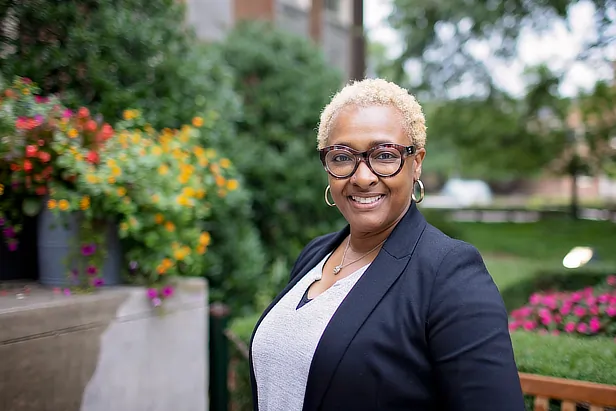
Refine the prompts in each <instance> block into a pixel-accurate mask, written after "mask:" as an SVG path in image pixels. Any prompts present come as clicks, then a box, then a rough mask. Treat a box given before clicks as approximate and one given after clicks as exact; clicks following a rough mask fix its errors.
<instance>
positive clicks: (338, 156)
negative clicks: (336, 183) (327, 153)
mask: <svg viewBox="0 0 616 411" xmlns="http://www.w3.org/2000/svg"><path fill="white" fill-rule="evenodd" d="M332 161H335V162H344V161H352V159H351V157H350V156H349V155H348V154H343V153H339V154H334V155H333V156H332Z"/></svg>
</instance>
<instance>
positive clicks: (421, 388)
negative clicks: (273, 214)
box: [251, 79, 524, 411]
mask: <svg viewBox="0 0 616 411" xmlns="http://www.w3.org/2000/svg"><path fill="white" fill-rule="evenodd" d="M425 143H426V127H425V119H424V115H423V113H422V110H421V106H420V105H419V103H418V102H417V101H416V100H415V98H414V97H412V96H411V95H409V94H408V93H407V92H406V91H405V90H404V89H402V88H400V87H398V86H397V85H395V84H393V83H389V82H386V81H384V80H380V79H367V80H363V81H360V82H356V83H354V84H352V85H348V86H346V87H345V88H343V89H342V90H341V91H340V92H339V93H338V94H336V95H335V96H334V97H333V99H332V101H331V102H330V104H329V105H328V106H327V107H326V108H325V110H324V111H323V113H322V115H321V121H320V125H319V132H318V148H319V152H320V157H321V161H322V163H323V166H324V168H325V170H326V171H327V173H328V178H329V185H328V186H327V188H326V190H325V201H326V202H327V203H328V205H330V206H335V207H337V208H338V210H339V211H340V212H341V213H342V215H343V216H344V217H345V219H346V220H347V222H348V225H347V227H345V228H344V229H343V230H342V231H340V232H337V233H332V234H328V235H325V236H322V237H318V238H316V239H314V240H313V241H312V242H310V243H309V244H308V245H307V246H306V247H305V249H304V250H303V251H302V252H301V254H300V255H299V257H298V258H297V261H296V263H295V265H294V267H293V269H292V270H291V281H290V282H289V284H288V285H287V287H286V288H285V289H284V290H283V291H282V293H281V294H280V295H278V296H277V297H276V299H275V300H274V301H273V302H272V304H271V305H270V306H269V307H268V308H267V310H266V311H265V313H264V314H263V316H262V317H261V319H260V320H259V322H258V323H257V326H256V328H255V332H254V334H253V340H252V342H251V380H252V388H253V399H254V404H255V409H258V410H259V411H299V410H304V411H316V410H323V411H329V410H332V411H333V410H343V411H346V410H348V411H360V410H388V411H393V410H408V411H433V410H434V411H436V410H439V411H440V410H451V411H454V410H455V411H466V410H468V411H482V410H485V411H488V410H490V411H493V410H499V411H523V410H524V404H523V397H522V393H521V389H520V381H519V378H518V374H517V369H516V365H515V361H514V356H513V350H512V347H511V340H510V337H509V332H508V328H507V312H506V310H505V307H504V304H503V301H502V299H501V297H500V294H499V292H498V290H497V288H496V286H495V284H494V282H493V281H492V278H491V276H490V274H489V273H488V271H487V270H486V268H485V266H484V263H483V261H482V258H481V256H480V255H479V252H478V251H477V250H476V249H475V248H474V247H473V246H471V245H469V244H466V243H464V242H462V241H458V240H454V239H451V238H449V237H447V236H446V235H445V234H443V233H442V232H440V231H438V230H437V229H436V228H434V227H433V226H431V225H430V224H428V223H427V222H426V220H425V219H424V218H423V217H422V215H421V214H420V212H419V211H418V209H417V206H416V204H415V203H417V202H419V201H421V199H422V198H423V184H422V183H421V181H420V179H419V178H420V176H421V166H422V162H423V160H424V157H425V155H426V150H425V148H424V146H425ZM416 185H418V186H419V188H420V190H419V191H420V196H421V198H419V199H415V194H414V193H415V186H416ZM328 192H330V193H328ZM329 195H331V199H330V198H329ZM298 223H299V222H298Z"/></svg>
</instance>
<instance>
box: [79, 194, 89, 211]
mask: <svg viewBox="0 0 616 411" xmlns="http://www.w3.org/2000/svg"><path fill="white" fill-rule="evenodd" d="M79 208H81V209H82V210H87V209H88V208H90V197H88V196H83V197H82V198H81V201H80V202H79Z"/></svg>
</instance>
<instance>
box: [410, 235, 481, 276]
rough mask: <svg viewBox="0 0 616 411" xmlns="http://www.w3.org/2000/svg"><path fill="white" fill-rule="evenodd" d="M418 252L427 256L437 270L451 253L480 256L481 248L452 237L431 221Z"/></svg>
mask: <svg viewBox="0 0 616 411" xmlns="http://www.w3.org/2000/svg"><path fill="white" fill-rule="evenodd" d="M417 252H418V254H419V255H420V256H424V257H427V258H428V260H429V261H430V262H431V263H432V264H431V265H433V267H434V268H435V269H436V270H438V268H439V267H440V265H441V263H442V262H443V261H444V260H445V259H447V257H448V256H450V255H451V254H460V253H462V254H467V253H468V254H473V255H477V256H479V250H477V248H476V247H475V246H474V245H472V244H470V243H468V242H466V241H463V240H459V239H457V238H452V237H450V236H448V235H447V234H445V233H443V232H442V231H441V230H439V229H438V228H436V227H434V226H433V225H431V224H429V223H428V224H427V226H426V229H425V231H424V234H423V236H422V238H421V241H420V243H419V249H418V250H417Z"/></svg>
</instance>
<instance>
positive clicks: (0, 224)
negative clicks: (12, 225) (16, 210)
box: [0, 217, 6, 227]
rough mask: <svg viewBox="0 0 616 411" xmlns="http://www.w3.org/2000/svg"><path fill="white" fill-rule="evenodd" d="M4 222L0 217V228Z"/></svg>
mask: <svg viewBox="0 0 616 411" xmlns="http://www.w3.org/2000/svg"><path fill="white" fill-rule="evenodd" d="M5 222H6V221H5V220H4V218H2V217H0V227H2V226H3V225H4V223H5Z"/></svg>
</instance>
